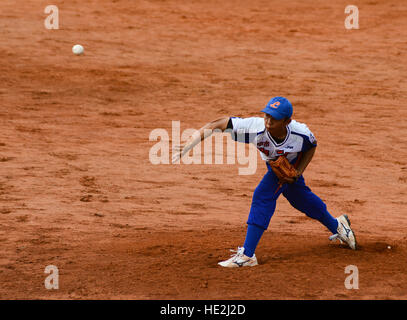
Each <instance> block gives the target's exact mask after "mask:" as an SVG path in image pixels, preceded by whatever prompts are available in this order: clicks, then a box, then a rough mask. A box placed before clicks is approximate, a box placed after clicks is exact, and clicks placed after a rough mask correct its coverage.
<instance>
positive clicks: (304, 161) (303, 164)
mask: <svg viewBox="0 0 407 320" xmlns="http://www.w3.org/2000/svg"><path fill="white" fill-rule="evenodd" d="M316 149H317V146H316V141H315V145H314V146H312V147H311V148H309V149H308V150H305V151H303V152H302V153H301V158H300V160H299V161H298V163H297V165H296V168H295V170H296V171H297V174H296V176H295V177H294V178H290V177H285V178H284V179H282V181H281V182H282V183H294V182H296V181H297V179H298V178H299V177H301V175H302V174H303V173H304V171H305V169H306V168H307V166H308V165H309V163H310V162H311V160H312V158H313V157H314V154H315V150H316Z"/></svg>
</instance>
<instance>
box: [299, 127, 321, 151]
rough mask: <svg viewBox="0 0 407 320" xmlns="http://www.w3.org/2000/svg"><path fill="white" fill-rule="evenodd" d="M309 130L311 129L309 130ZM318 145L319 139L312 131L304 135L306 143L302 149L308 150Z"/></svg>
mask: <svg viewBox="0 0 407 320" xmlns="http://www.w3.org/2000/svg"><path fill="white" fill-rule="evenodd" d="M308 131H309V130H308ZM316 146H317V140H316V139H315V136H314V135H313V134H312V132H311V131H309V132H308V134H306V135H305V136H304V143H303V145H302V151H303V152H304V151H308V150H309V149H312V148H314V147H316Z"/></svg>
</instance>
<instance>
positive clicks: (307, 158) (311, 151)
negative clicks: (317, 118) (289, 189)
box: [296, 141, 317, 177]
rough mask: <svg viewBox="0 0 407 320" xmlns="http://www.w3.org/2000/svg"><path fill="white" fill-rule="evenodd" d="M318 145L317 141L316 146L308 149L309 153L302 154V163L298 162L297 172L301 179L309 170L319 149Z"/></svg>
mask: <svg viewBox="0 0 407 320" xmlns="http://www.w3.org/2000/svg"><path fill="white" fill-rule="evenodd" d="M316 143H317V142H316V141H315V143H314V144H315V146H313V147H312V148H310V149H308V150H307V151H303V152H302V155H301V158H300V161H299V162H298V165H297V168H296V170H297V172H298V177H300V176H301V175H302V174H303V173H304V171H305V169H306V168H307V166H308V165H309V163H310V162H311V160H312V158H313V157H314V154H315V150H316V149H317V146H316Z"/></svg>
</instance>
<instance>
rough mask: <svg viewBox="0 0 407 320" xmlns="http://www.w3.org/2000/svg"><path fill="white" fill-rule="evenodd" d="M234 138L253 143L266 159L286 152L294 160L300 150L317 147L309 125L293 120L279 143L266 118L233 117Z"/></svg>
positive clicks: (289, 159) (272, 158)
mask: <svg viewBox="0 0 407 320" xmlns="http://www.w3.org/2000/svg"><path fill="white" fill-rule="evenodd" d="M230 119H231V122H232V127H233V128H231V129H232V132H231V133H232V138H233V139H234V140H235V141H239V142H245V143H253V144H254V145H255V146H256V147H257V149H258V150H259V151H260V155H261V158H262V159H263V160H265V161H267V160H275V159H276V158H277V157H278V156H281V155H283V154H285V155H286V156H287V159H288V161H290V162H293V161H294V160H295V159H296V158H297V156H298V154H299V153H300V152H304V151H307V150H309V149H311V148H312V147H315V146H316V145H317V144H316V139H315V137H314V135H313V134H312V132H311V131H310V130H309V129H308V127H307V125H305V124H303V123H300V122H297V121H295V120H291V122H290V123H289V124H288V125H287V136H286V137H285V139H284V141H282V142H280V143H277V142H276V141H275V140H274V139H273V137H272V136H271V135H270V133H269V132H268V131H267V130H266V127H265V125H264V118H260V117H251V118H237V117H231V118H230Z"/></svg>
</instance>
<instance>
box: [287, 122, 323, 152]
mask: <svg viewBox="0 0 407 320" xmlns="http://www.w3.org/2000/svg"><path fill="white" fill-rule="evenodd" d="M291 122H292V124H291V127H290V128H291V133H292V134H294V135H298V136H300V137H301V138H302V141H303V143H302V148H301V152H305V151H308V150H309V149H312V148H314V147H316V146H317V140H316V139H315V136H314V135H313V133H312V132H311V130H310V129H309V128H308V126H307V125H306V124H304V123H299V122H297V121H295V120H293V121H291Z"/></svg>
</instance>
